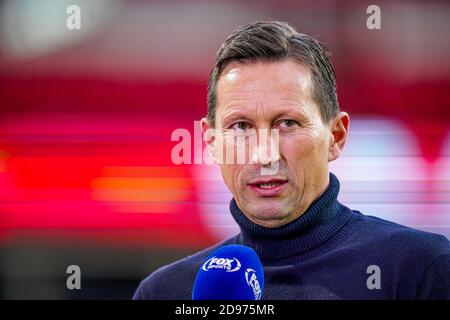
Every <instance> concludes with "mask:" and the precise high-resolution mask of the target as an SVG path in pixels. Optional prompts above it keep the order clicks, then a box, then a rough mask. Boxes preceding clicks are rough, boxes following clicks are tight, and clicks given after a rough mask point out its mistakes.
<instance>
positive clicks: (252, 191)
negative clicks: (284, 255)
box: [202, 61, 333, 228]
mask: <svg viewBox="0 0 450 320" xmlns="http://www.w3.org/2000/svg"><path fill="white" fill-rule="evenodd" d="M312 86H313V83H312V78H311V75H310V72H309V70H308V69H307V68H306V67H304V66H302V65H300V64H299V63H296V62H294V61H282V62H251V63H248V64H241V63H231V64H230V65H228V66H227V67H226V68H225V69H224V70H223V72H222V74H221V76H220V79H219V81H218V84H217V108H216V127H215V128H216V129H218V130H217V131H216V132H219V134H218V135H216V136H215V141H216V142H217V141H218V139H222V141H225V144H226V141H227V140H228V141H229V140H231V139H233V134H230V133H233V132H241V133H242V132H246V131H250V130H255V132H256V136H258V132H260V131H264V130H267V131H266V132H268V133H269V141H270V139H271V135H270V130H271V129H276V130H278V134H279V155H278V156H277V157H276V158H272V163H270V164H269V166H270V165H272V166H273V165H274V162H277V165H278V170H276V171H275V173H274V174H273V175H264V174H261V172H262V171H261V168H263V167H267V166H268V163H267V159H266V158H264V156H263V155H264V154H271V153H272V152H273V151H272V150H268V149H270V145H268V144H262V143H260V142H258V143H257V144H255V145H253V146H251V147H249V148H248V149H246V152H248V155H247V156H246V159H247V160H249V161H246V163H245V164H221V165H220V169H221V172H222V175H223V179H224V181H225V184H226V185H227V186H228V188H229V190H230V191H231V193H232V194H233V197H234V198H235V200H236V203H237V205H238V207H239V208H240V209H241V210H242V211H243V212H244V213H245V215H246V216H247V217H248V218H249V219H250V220H251V221H253V222H254V223H257V224H259V225H262V226H265V227H272V228H273V227H279V226H282V225H285V224H287V223H289V222H291V221H293V220H295V219H296V218H298V217H299V216H300V215H301V214H303V213H304V211H305V210H306V209H307V208H308V207H309V205H310V204H311V202H312V201H314V200H315V199H316V198H317V197H318V196H319V195H320V194H321V193H323V191H324V190H325V189H326V187H327V186H328V180H329V176H328V161H329V160H330V155H329V148H330V144H331V143H332V142H333V135H332V133H331V128H330V125H329V124H326V123H324V122H323V121H322V118H321V115H320V111H319V107H318V105H317V103H316V102H315V101H313V99H312V89H313V87H312ZM330 123H331V122H330ZM202 125H203V130H205V129H207V128H208V126H209V125H208V124H207V122H206V120H205V119H203V123H202ZM263 129H264V130H263ZM258 141H259V140H258ZM214 143H215V142H212V145H211V144H210V147H211V149H212V150H213V152H217V146H214V145H213V144H214ZM247 147H248V145H247ZM226 148H227V147H225V149H226ZM233 148H237V149H239V147H237V146H236V144H234V146H233ZM264 148H267V149H264ZM225 152H227V151H226V150H225ZM234 152H235V154H236V152H242V148H241V149H239V150H234Z"/></svg>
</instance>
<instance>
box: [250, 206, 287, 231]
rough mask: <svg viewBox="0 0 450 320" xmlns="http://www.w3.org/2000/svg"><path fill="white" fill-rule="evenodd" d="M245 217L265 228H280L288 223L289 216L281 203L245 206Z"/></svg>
mask: <svg viewBox="0 0 450 320" xmlns="http://www.w3.org/2000/svg"><path fill="white" fill-rule="evenodd" d="M247 207H248V208H249V210H248V211H247V210H246V211H244V212H246V216H247V217H248V218H249V219H250V220H251V221H252V222H254V223H256V224H258V225H261V226H263V227H267V228H276V227H280V226H282V225H284V224H286V223H288V222H286V221H288V220H289V214H287V213H286V208H285V207H283V205H282V204H281V203H258V204H250V205H249V206H247Z"/></svg>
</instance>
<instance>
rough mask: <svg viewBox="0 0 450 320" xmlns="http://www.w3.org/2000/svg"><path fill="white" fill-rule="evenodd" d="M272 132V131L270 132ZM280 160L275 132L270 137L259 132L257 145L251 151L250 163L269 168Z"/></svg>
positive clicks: (277, 138)
mask: <svg viewBox="0 0 450 320" xmlns="http://www.w3.org/2000/svg"><path fill="white" fill-rule="evenodd" d="M271 131H274V130H271ZM279 160H280V146H279V137H278V133H277V132H272V133H271V134H270V135H267V134H265V133H264V132H263V131H260V132H259V135H258V143H257V145H256V146H255V148H253V150H252V155H251V163H252V164H259V165H261V166H269V165H271V164H274V163H276V162H278V161H279Z"/></svg>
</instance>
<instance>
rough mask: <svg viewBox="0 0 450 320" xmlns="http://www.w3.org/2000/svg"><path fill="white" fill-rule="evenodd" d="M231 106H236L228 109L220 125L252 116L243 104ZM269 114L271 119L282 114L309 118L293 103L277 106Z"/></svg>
mask: <svg viewBox="0 0 450 320" xmlns="http://www.w3.org/2000/svg"><path fill="white" fill-rule="evenodd" d="M286 100H288V99H286ZM290 101H292V100H290ZM296 102H297V104H298V101H296ZM292 107H296V110H293V108H292ZM232 108H236V109H235V110H232V111H230V112H229V113H228V114H225V115H224V116H223V117H222V118H221V124H222V126H224V124H225V123H226V122H233V121H236V120H238V119H242V120H252V117H251V114H252V112H249V111H248V110H247V108H246V107H245V106H243V105H235V106H233V107H232ZM249 115H250V116H249ZM270 116H271V118H273V119H278V118H281V117H283V116H287V117H293V118H299V119H302V120H305V121H306V120H309V119H310V117H309V116H308V114H307V113H306V112H304V110H303V109H302V108H300V106H298V105H295V106H294V105H289V106H287V105H286V106H283V107H279V109H278V108H277V110H275V111H271V112H270Z"/></svg>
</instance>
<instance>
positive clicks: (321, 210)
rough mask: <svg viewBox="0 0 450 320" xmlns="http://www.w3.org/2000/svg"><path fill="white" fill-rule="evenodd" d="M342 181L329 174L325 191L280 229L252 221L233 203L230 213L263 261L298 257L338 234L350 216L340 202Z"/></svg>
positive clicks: (248, 243) (247, 242) (244, 239)
mask: <svg viewBox="0 0 450 320" xmlns="http://www.w3.org/2000/svg"><path fill="white" fill-rule="evenodd" d="M339 186H340V184H339V180H338V179H337V178H336V176H335V175H333V174H332V173H330V182H329V185H328V187H327V189H326V190H325V192H324V193H323V194H322V195H321V196H320V197H319V198H317V199H316V200H315V201H314V202H313V203H311V205H310V206H309V208H308V209H307V210H306V211H305V213H304V214H303V215H301V216H300V217H299V218H297V219H296V220H294V221H292V222H291V223H289V224H287V225H284V226H282V227H279V228H266V227H263V226H260V225H258V224H256V223H253V222H252V221H250V220H249V219H248V218H247V217H246V216H245V214H244V213H243V212H242V211H241V209H239V208H238V206H237V204H236V201H235V200H234V199H232V200H231V202H230V211H231V214H232V216H233V218H234V220H236V222H237V223H238V225H239V227H240V229H241V234H240V236H241V239H242V242H243V244H244V245H247V246H250V247H252V248H253V249H255V251H256V252H257V253H258V255H259V257H260V258H261V259H262V260H266V259H268V260H272V259H281V258H287V257H291V256H295V255H299V254H301V253H304V252H306V251H309V250H311V249H313V248H316V247H319V246H320V245H321V244H323V243H325V242H326V241H327V240H328V239H330V238H331V237H332V236H333V235H334V234H336V233H337V232H338V231H339V230H340V229H341V228H342V227H343V226H344V224H345V223H346V222H347V221H348V219H349V218H350V216H351V211H350V210H348V209H347V210H343V209H344V208H345V207H344V206H342V205H341V204H340V203H339V202H338V201H337V196H338V193H339Z"/></svg>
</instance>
